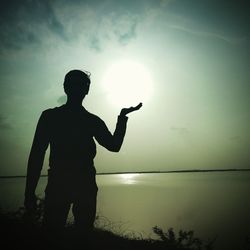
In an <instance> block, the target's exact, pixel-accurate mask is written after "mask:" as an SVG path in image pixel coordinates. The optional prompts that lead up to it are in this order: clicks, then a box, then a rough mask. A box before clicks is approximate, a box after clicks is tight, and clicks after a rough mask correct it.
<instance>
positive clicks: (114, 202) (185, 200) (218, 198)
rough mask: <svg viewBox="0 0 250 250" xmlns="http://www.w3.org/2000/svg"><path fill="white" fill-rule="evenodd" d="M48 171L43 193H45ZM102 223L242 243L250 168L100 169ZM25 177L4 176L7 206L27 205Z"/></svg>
mask: <svg viewBox="0 0 250 250" xmlns="http://www.w3.org/2000/svg"><path fill="white" fill-rule="evenodd" d="M46 182H47V178H46V177H42V178H40V181H39V185H38V188H37V194H38V195H39V196H40V197H43V196H44V188H45V185H46ZM97 184H98V187H99V191H98V205H97V213H98V216H99V220H98V223H99V224H102V225H103V226H104V227H107V229H109V228H110V229H112V230H113V231H117V232H120V233H125V234H126V233H127V234H130V233H132V234H133V233H134V234H136V235H142V236H143V237H145V238H146V237H152V238H154V237H155V235H154V234H153V231H152V227H153V226H159V227H161V228H162V229H164V230H167V229H168V228H170V227H172V228H174V230H175V231H176V232H178V230H180V229H183V230H194V232H195V235H196V236H197V237H200V238H201V239H208V238H210V239H212V238H215V237H216V238H217V240H216V244H215V246H216V248H215V249H218V250H219V249H227V250H229V249H235V250H238V249H241V248H240V247H239V246H240V245H241V244H244V242H245V237H247V236H250V199H249V193H250V172H198V173H171V174H167V173H166V174H164V173H163V174H162V173H161V174H116V175H98V176H97ZM24 185H25V178H11V179H0V187H1V189H0V195H1V204H0V205H1V208H2V209H3V210H5V211H6V210H7V211H14V210H17V209H18V208H19V207H20V206H22V205H23V194H24ZM71 219H72V218H71V214H70V216H69V220H71Z"/></svg>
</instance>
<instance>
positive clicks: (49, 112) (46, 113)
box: [41, 106, 63, 118]
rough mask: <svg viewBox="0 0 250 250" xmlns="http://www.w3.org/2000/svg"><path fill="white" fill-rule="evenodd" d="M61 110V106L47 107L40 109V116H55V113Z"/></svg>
mask: <svg viewBox="0 0 250 250" xmlns="http://www.w3.org/2000/svg"><path fill="white" fill-rule="evenodd" d="M62 111H63V106H60V107H54V108H48V109H45V110H44V111H42V114H41V116H43V117H45V118H49V117H51V116H55V115H56V114H59V113H61V112H62Z"/></svg>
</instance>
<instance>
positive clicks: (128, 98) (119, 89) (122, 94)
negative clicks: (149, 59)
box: [102, 60, 153, 108]
mask: <svg viewBox="0 0 250 250" xmlns="http://www.w3.org/2000/svg"><path fill="white" fill-rule="evenodd" d="M102 84H103V87H104V90H105V92H106V95H107V98H108V100H109V101H110V102H111V103H112V104H113V105H115V106H117V107H120V108H121V107H130V106H134V105H137V104H138V103H140V102H142V103H145V102H147V100H149V98H150V96H151V95H152V88H153V84H152V79H151V76H150V72H149V71H148V69H146V68H145V67H144V66H143V65H142V64H140V63H137V62H134V61H129V60H123V61H120V62H116V63H114V64H112V65H111V66H110V67H109V68H108V70H107V71H106V73H105V75H104V77H103V81H102Z"/></svg>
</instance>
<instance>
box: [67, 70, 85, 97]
mask: <svg viewBox="0 0 250 250" xmlns="http://www.w3.org/2000/svg"><path fill="white" fill-rule="evenodd" d="M63 86H64V91H65V93H66V94H67V96H68V98H82V99H83V98H84V97H85V95H87V94H88V92H89V86H90V78H89V75H87V74H86V73H85V72H83V71H81V70H77V69H74V70H71V71H69V72H68V73H67V74H66V75H65V78H64V83H63Z"/></svg>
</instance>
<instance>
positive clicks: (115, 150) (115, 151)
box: [108, 145, 121, 153]
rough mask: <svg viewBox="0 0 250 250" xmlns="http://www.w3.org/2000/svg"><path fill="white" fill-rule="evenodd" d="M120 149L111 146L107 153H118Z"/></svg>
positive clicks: (118, 146)
mask: <svg viewBox="0 0 250 250" xmlns="http://www.w3.org/2000/svg"><path fill="white" fill-rule="evenodd" d="M120 149H121V145H112V146H110V147H109V148H108V150H109V151H111V152H114V153H118V152H119V151H120Z"/></svg>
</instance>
